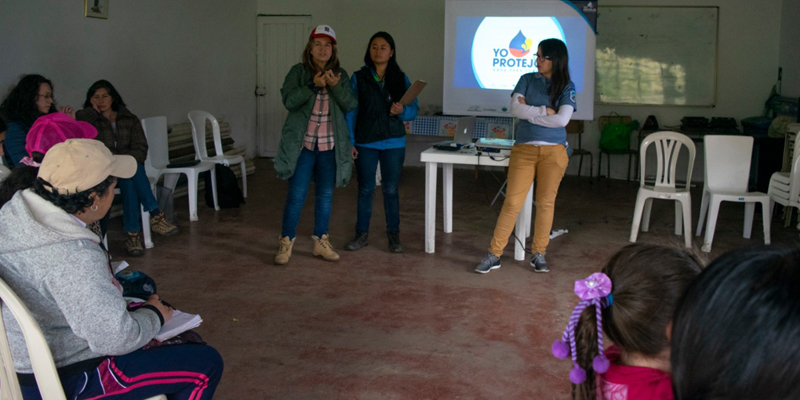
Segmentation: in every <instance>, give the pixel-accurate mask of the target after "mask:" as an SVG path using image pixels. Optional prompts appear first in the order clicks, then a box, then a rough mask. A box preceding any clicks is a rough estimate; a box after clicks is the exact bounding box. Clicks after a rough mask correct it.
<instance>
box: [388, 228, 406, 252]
mask: <svg viewBox="0 0 800 400" xmlns="http://www.w3.org/2000/svg"><path fill="white" fill-rule="evenodd" d="M386 236H387V237H388V238H389V252H390V253H404V252H405V251H406V248H405V246H403V244H402V243H400V234H399V233H397V232H386Z"/></svg>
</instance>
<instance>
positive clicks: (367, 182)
mask: <svg viewBox="0 0 800 400" xmlns="http://www.w3.org/2000/svg"><path fill="white" fill-rule="evenodd" d="M356 150H358V158H356V173H357V174H358V220H357V221H356V232H369V220H370V218H371V217H372V194H373V193H374V192H375V172H376V171H377V170H378V161H380V163H381V188H383V209H384V210H385V212H386V232H389V233H397V232H400V195H399V194H398V192H397V186H398V184H399V183H400V173H401V172H403V161H405V159H406V148H405V147H399V148H396V149H386V150H376V149H371V148H368V147H361V146H358V145H356Z"/></svg>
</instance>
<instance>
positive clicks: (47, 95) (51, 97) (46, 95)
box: [37, 93, 53, 100]
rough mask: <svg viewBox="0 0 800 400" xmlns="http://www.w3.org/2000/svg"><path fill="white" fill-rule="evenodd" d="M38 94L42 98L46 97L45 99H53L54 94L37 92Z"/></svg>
mask: <svg viewBox="0 0 800 400" xmlns="http://www.w3.org/2000/svg"><path fill="white" fill-rule="evenodd" d="M37 96H39V98H42V97H44V98H45V99H47V100H52V99H53V94H52V93H47V94H37Z"/></svg>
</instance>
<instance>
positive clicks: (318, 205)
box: [281, 147, 336, 239]
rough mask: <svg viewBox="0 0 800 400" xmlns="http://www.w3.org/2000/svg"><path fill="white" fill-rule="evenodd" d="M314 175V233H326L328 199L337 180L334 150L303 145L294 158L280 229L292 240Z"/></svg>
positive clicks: (328, 210) (329, 216)
mask: <svg viewBox="0 0 800 400" xmlns="http://www.w3.org/2000/svg"><path fill="white" fill-rule="evenodd" d="M312 177H313V178H314V186H315V191H316V192H315V198H314V236H317V237H322V235H327V234H328V222H329V221H330V219H331V200H332V199H333V185H334V184H335V183H336V154H335V153H334V150H327V151H319V150H318V149H316V148H315V149H314V151H311V150H308V149H306V148H305V147H304V148H303V150H302V151H301V152H300V157H298V158H297V165H296V166H295V169H294V175H292V177H291V178H289V193H288V194H287V195H286V205H285V206H284V207H283V228H282V229H281V237H282V238H283V237H286V236H288V237H289V239H294V237H295V236H297V223H298V221H300V213H301V212H302V211H303V204H304V203H305V202H306V195H307V194H308V185H309V184H310V183H311V178H312Z"/></svg>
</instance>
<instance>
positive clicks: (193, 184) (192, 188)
mask: <svg viewBox="0 0 800 400" xmlns="http://www.w3.org/2000/svg"><path fill="white" fill-rule="evenodd" d="M198 176H200V174H199V173H197V174H191V175H187V176H186V180H187V183H188V186H189V187H188V189H189V221H197V220H199V219H200V218H199V217H198V216H197V181H198ZM211 179H214V170H213V169H212V170H211Z"/></svg>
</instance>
